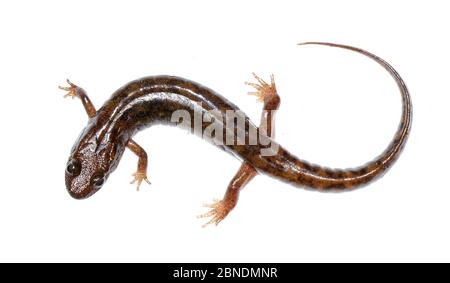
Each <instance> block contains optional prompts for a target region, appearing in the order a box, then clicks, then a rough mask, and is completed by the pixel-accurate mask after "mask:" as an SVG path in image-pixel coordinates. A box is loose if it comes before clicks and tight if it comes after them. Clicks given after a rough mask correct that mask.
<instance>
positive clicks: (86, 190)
mask: <svg viewBox="0 0 450 283" xmlns="http://www.w3.org/2000/svg"><path fill="white" fill-rule="evenodd" d="M65 179H66V188H67V191H68V192H69V194H70V196H72V197H73V198H75V199H84V198H88V197H90V196H91V195H93V194H94V193H96V192H97V191H98V190H99V189H100V188H101V187H102V186H103V184H104V183H105V181H106V176H105V174H104V173H103V172H102V171H95V170H93V169H92V166H83V164H82V163H81V162H79V161H78V160H76V159H70V160H69V162H68V163H67V166H66V174H65Z"/></svg>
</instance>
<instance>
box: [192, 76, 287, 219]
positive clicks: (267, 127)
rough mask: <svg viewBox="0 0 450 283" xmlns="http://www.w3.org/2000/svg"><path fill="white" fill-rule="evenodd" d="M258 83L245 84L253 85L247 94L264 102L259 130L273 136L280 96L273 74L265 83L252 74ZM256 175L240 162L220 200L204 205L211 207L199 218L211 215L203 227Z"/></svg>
mask: <svg viewBox="0 0 450 283" xmlns="http://www.w3.org/2000/svg"><path fill="white" fill-rule="evenodd" d="M253 76H254V77H255V79H256V80H257V81H258V83H249V82H246V84H247V85H250V86H253V87H254V88H255V89H256V92H250V93H249V94H252V95H255V96H256V97H257V98H258V100H259V101H262V102H264V107H263V112H262V114H261V125H260V127H259V128H260V130H262V131H263V132H264V133H266V134H267V135H268V136H269V137H273V135H274V132H273V126H272V125H273V123H274V115H273V111H274V110H277V109H278V106H279V104H280V97H279V96H278V94H277V90H276V87H275V81H274V77H273V75H272V76H271V77H270V78H271V82H270V84H268V83H266V82H265V81H264V80H263V79H261V78H260V77H258V76H257V75H255V74H253ZM256 175H257V172H256V170H255V168H254V167H253V166H252V165H251V164H250V163H248V162H244V163H242V165H241V167H240V168H239V170H238V172H237V173H236V175H235V176H234V178H233V179H232V180H231V182H230V184H229V185H228V189H227V191H226V193H225V197H224V198H223V199H222V200H215V202H214V203H213V204H210V205H205V206H206V207H210V208H212V209H211V210H210V211H209V212H208V213H205V214H202V215H200V216H199V218H203V217H211V219H210V220H209V222H207V223H206V224H205V225H203V227H205V226H207V225H209V224H216V225H217V224H219V223H220V222H221V221H222V220H223V219H225V217H226V216H227V215H228V214H229V213H230V211H231V210H232V209H233V208H234V207H235V206H236V204H237V201H238V198H239V192H240V191H241V190H242V189H243V188H244V186H245V185H246V184H247V183H248V182H249V181H250V180H252V179H253V177H255V176H256Z"/></svg>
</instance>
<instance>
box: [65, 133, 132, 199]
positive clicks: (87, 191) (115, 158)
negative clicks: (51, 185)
mask: <svg viewBox="0 0 450 283" xmlns="http://www.w3.org/2000/svg"><path fill="white" fill-rule="evenodd" d="M119 148H120V149H119ZM124 149H125V147H118V146H116V145H115V144H114V143H111V142H110V143H106V144H101V143H99V142H98V141H96V140H95V139H90V141H85V139H84V138H83V135H82V137H81V138H80V139H79V140H78V141H77V143H75V146H74V148H73V149H72V153H71V155H70V157H69V160H68V162H67V165H66V174H65V179H66V188H67V191H68V192H69V194H70V195H71V196H72V197H73V198H75V199H84V198H87V197H90V196H91V195H93V194H94V193H96V192H97V191H98V190H99V189H101V187H102V186H103V185H104V184H105V182H106V180H107V179H108V177H109V174H110V173H112V171H113V170H114V169H115V168H116V167H117V164H118V162H119V159H120V157H121V156H122V153H123V151H124Z"/></svg>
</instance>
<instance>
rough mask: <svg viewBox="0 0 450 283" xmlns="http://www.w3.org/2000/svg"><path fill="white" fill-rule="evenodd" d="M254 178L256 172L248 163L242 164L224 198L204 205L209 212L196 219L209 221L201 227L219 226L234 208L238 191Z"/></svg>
mask: <svg viewBox="0 0 450 283" xmlns="http://www.w3.org/2000/svg"><path fill="white" fill-rule="evenodd" d="M255 176H256V170H255V169H254V168H253V166H251V165H250V164H249V163H247V162H244V163H243V164H242V165H241V167H240V168H239V170H238V172H237V173H236V175H235V176H234V178H233V179H232V180H231V182H230V184H229V185H228V189H227V191H226V193H225V197H224V198H223V199H222V200H214V203H213V204H205V205H204V206H205V207H209V208H211V210H210V211H209V212H207V213H205V214H202V215H199V216H198V218H204V217H211V219H210V220H209V221H208V222H207V223H205V224H204V225H203V227H206V226H207V225H209V224H216V225H217V224H219V223H220V222H221V221H222V220H224V219H225V217H226V216H227V215H228V214H229V213H230V211H231V210H232V209H233V208H234V207H235V206H236V204H237V201H238V198H239V191H240V190H241V189H242V188H243V187H244V186H245V185H246V184H247V183H248V182H249V181H250V180H251V179H253V177H255Z"/></svg>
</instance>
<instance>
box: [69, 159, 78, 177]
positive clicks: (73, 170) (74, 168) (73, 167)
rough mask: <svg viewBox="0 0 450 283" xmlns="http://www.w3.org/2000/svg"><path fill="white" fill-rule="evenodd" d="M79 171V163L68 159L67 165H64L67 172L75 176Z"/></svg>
mask: <svg viewBox="0 0 450 283" xmlns="http://www.w3.org/2000/svg"><path fill="white" fill-rule="evenodd" d="M80 171H81V166H80V163H78V161H75V160H71V161H69V163H67V167H66V172H67V174H69V175H71V176H73V177H75V176H78V175H79V174H80Z"/></svg>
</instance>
